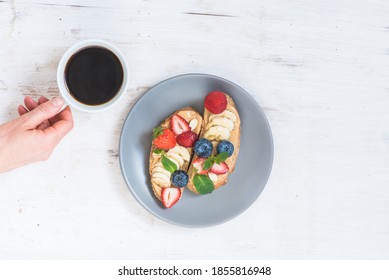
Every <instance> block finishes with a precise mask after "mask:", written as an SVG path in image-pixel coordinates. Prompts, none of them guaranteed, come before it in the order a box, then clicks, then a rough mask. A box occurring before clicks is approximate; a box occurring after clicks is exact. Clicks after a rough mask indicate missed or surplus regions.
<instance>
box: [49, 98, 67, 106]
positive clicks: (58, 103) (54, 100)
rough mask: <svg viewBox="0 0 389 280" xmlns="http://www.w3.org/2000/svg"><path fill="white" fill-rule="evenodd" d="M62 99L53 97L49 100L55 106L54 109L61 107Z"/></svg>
mask: <svg viewBox="0 0 389 280" xmlns="http://www.w3.org/2000/svg"><path fill="white" fill-rule="evenodd" d="M63 102H64V101H63V99H62V98H61V97H55V98H53V99H52V100H51V103H52V104H53V105H54V106H56V107H59V106H62V105H63Z"/></svg>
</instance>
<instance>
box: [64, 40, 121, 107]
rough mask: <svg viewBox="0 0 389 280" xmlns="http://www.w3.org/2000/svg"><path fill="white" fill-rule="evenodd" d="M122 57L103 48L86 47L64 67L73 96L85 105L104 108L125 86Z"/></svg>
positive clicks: (68, 86)
mask: <svg viewBox="0 0 389 280" xmlns="http://www.w3.org/2000/svg"><path fill="white" fill-rule="evenodd" d="M123 72H124V71H123V66H122V64H121V63H120V60H119V58H118V57H117V56H116V55H115V54H114V53H113V52H112V51H110V50H108V49H106V48H103V47H95V46H91V47H86V48H84V49H81V50H80V51H78V52H76V53H75V54H73V55H72V56H71V57H70V59H69V61H68V63H67V64H66V68H65V83H66V86H67V88H68V91H69V93H70V95H72V96H73V97H74V98H75V99H76V100H78V101H79V102H81V103H84V104H86V105H102V104H104V103H107V102H109V101H110V100H112V99H113V98H114V97H115V96H116V95H117V94H118V93H119V91H120V88H121V86H122V84H123V75H124V74H123Z"/></svg>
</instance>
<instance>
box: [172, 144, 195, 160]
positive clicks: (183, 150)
mask: <svg viewBox="0 0 389 280" xmlns="http://www.w3.org/2000/svg"><path fill="white" fill-rule="evenodd" d="M169 152H172V153H176V154H178V155H180V157H182V158H183V159H184V160H185V161H189V160H190V154H189V152H188V150H187V149H186V148H184V147H182V146H175V147H174V148H173V149H170V150H169ZM169 152H168V153H169Z"/></svg>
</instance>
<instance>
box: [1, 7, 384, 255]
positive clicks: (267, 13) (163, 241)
mask: <svg viewBox="0 0 389 280" xmlns="http://www.w3.org/2000/svg"><path fill="white" fill-rule="evenodd" d="M0 27H1V28H0V99H1V103H0V122H5V121H8V120H10V119H12V118H15V117H16V116H17V110H16V108H17V105H18V104H20V103H21V102H22V100H23V98H24V96H26V95H30V96H32V97H34V98H37V97H38V96H39V95H45V96H47V97H53V96H58V95H59V93H58V89H57V85H56V80H55V77H56V66H57V63H58V61H59V59H60V57H61V55H62V54H63V53H64V51H65V50H66V49H67V48H68V47H70V46H71V45H72V44H74V43H75V42H78V41H80V40H83V39H88V38H99V39H104V40H108V41H110V42H111V43H113V44H114V45H116V46H117V47H118V48H120V49H121V50H122V52H123V53H124V55H125V56H126V58H127V60H128V63H129V67H130V84H129V90H128V92H127V95H126V97H125V98H124V99H123V101H122V103H121V104H119V105H117V106H116V107H115V108H114V109H112V110H109V111H106V112H104V113H99V114H88V113H83V112H79V111H74V118H75V124H76V125H75V128H74V130H73V131H72V132H71V134H70V135H69V136H68V137H67V138H66V139H65V140H64V141H63V142H62V143H61V144H60V145H59V146H58V148H57V149H56V151H55V153H54V154H53V156H52V158H51V159H50V160H49V161H48V162H44V163H38V164H34V165H30V166H27V167H24V168H21V169H18V170H15V171H13V172H9V173H6V174H0V258H6V259H14V258H17V259H18V258H28V259H35V258H45V259H46V258H48V259H59V258H61V259H62V258H65V259H68V258H76V259H84V258H92V259H113V258H115V259H120V258H123V259H126V258H128V259H138V258H142V259H160V258H163V259H204V258H205V259H213V258H219V259H229V258H238V259H243V258H247V259H252V258H266V259H334V258H336V259H343V258H351V259H382V258H386V259H388V258H389V2H388V1H386V0H374V1H373V0H358V1H355V0H344V1H335V0H332V1H329V0H327V1H310V0H294V1H287V0H284V1H282V0H273V1H255V0H252V1H232V0H231V1H205V0H203V1H201V0H197V1H195V0H193V1H180V0H175V1H152V0H151V1H150V0H149V1H146V0H145V1H126V0H121V1H119V0H116V1H97V0H95V1H75V0H70V1H60V0H39V1H37V0H24V1H18V0H12V1H10V0H0ZM190 72H203V73H209V74H214V75H218V76H222V77H225V78H227V79H229V80H232V81H234V82H236V83H238V84H239V85H241V86H242V87H243V88H245V89H246V90H247V91H248V92H250V93H251V94H252V95H253V96H254V97H255V98H256V100H257V101H258V102H259V104H260V105H261V106H262V108H263V109H264V111H265V113H266V115H267V117H268V119H269V122H270V124H271V127H272V130H273V136H274V142H275V161H274V166H273V171H272V174H271V177H270V180H269V182H268V184H267V186H266V188H265V190H264V192H263V193H262V195H261V196H260V197H259V199H258V200H257V201H256V202H255V203H254V205H253V206H252V207H251V208H250V209H249V210H248V211H246V212H245V213H243V214H242V215H240V216H239V217H238V218H236V219H234V220H232V221H230V222H228V223H226V224H223V225H220V226H217V227H211V228H205V229H187V228H181V227H177V226H173V225H170V224H167V223H165V222H162V221H160V220H158V219H157V218H155V217H154V216H152V215H151V214H149V213H148V212H147V211H146V210H144V209H143V208H142V206H140V205H139V204H138V203H137V202H136V200H135V199H134V197H133V196H132V195H131V193H130V192H129V191H128V189H127V186H126V184H125V182H124V180H123V178H122V175H121V172H120V167H119V159H118V143H119V136H120V131H121V128H122V125H123V122H124V119H125V117H126V115H127V113H128V112H129V111H130V110H131V108H132V106H133V104H134V102H135V101H136V100H137V99H138V98H139V97H140V96H141V95H142V94H144V93H145V91H147V89H148V88H149V87H151V86H153V85H154V84H156V83H157V82H159V81H161V80H163V79H166V78H168V77H171V76H175V75H178V74H183V73H190Z"/></svg>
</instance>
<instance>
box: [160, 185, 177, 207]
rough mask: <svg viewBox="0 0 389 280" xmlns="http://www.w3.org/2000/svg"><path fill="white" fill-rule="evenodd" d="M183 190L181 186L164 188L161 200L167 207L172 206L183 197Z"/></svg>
mask: <svg viewBox="0 0 389 280" xmlns="http://www.w3.org/2000/svg"><path fill="white" fill-rule="evenodd" d="M181 193H182V190H181V189H179V188H175V187H171V188H163V189H162V192H161V200H162V204H163V206H165V207H166V208H170V207H172V206H173V205H174V204H176V203H177V201H178V200H179V199H180V197H181Z"/></svg>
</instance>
